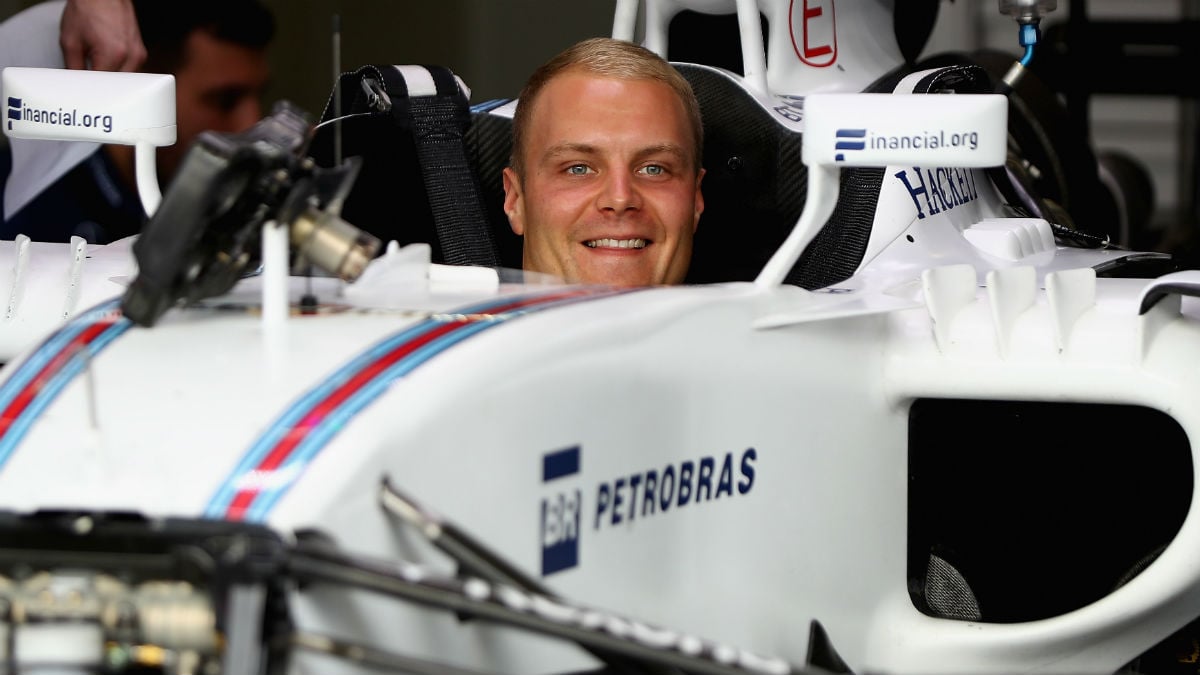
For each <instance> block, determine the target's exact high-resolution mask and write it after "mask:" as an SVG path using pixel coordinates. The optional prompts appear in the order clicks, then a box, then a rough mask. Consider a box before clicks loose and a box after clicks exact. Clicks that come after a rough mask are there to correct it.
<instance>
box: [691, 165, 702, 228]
mask: <svg viewBox="0 0 1200 675" xmlns="http://www.w3.org/2000/svg"><path fill="white" fill-rule="evenodd" d="M703 180H704V169H700V173H698V174H696V206H695V209H696V212H695V215H694V216H693V217H692V234H695V233H696V228H697V227H698V226H699V225H700V214H702V213H704V193H703V192H701V191H700V183H701V181H703Z"/></svg>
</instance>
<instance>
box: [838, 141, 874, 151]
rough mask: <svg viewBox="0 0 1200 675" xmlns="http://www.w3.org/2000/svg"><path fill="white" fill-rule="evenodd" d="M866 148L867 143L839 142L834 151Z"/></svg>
mask: <svg viewBox="0 0 1200 675" xmlns="http://www.w3.org/2000/svg"><path fill="white" fill-rule="evenodd" d="M865 147H866V143H863V142H862V141H838V144H837V145H836V146H834V150H862V149H863V148H865Z"/></svg>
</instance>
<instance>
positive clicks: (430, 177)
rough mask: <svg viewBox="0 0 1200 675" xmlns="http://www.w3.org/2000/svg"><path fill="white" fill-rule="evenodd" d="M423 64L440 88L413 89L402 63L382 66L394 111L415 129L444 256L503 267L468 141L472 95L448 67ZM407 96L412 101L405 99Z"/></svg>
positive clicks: (455, 262)
mask: <svg viewBox="0 0 1200 675" xmlns="http://www.w3.org/2000/svg"><path fill="white" fill-rule="evenodd" d="M421 68H423V69H424V70H425V71H428V73H429V75H430V77H431V78H432V80H433V82H434V83H435V85H436V87H437V92H436V93H433V94H426V93H425V92H424V91H420V92H413V89H416V87H414V86H410V85H409V83H408V82H406V80H405V77H404V73H403V71H402V70H401V69H399V68H387V67H384V68H379V69H378V70H377V72H378V73H379V74H380V75H381V76H382V77H383V80H384V81H383V82H382V83H381V84H383V86H384V87H386V90H387V92H388V95H389V96H391V97H392V104H393V105H392V115H393V116H394V117H395V118H397V119H396V121H397V123H401V124H403V123H404V121H405V120H404V117H405V116H407V121H408V125H411V128H412V130H413V140H414V142H415V144H416V151H417V160H418V162H419V163H420V165H421V176H422V179H423V180H424V183H425V192H426V195H427V196H428V198H429V206H430V209H431V211H432V212H433V221H434V228H435V230H436V232H437V238H438V244H439V246H440V248H441V251H442V257H443V259H444V260H445V262H446V263H447V264H450V265H480V266H483V267H498V266H499V265H500V257H499V254H498V253H497V252H496V243H495V240H494V238H493V237H492V230H491V227H490V226H489V225H488V219H487V214H486V212H485V210H484V208H483V200H482V198H481V196H480V195H481V191H480V187H479V183H478V179H477V177H476V176H475V174H474V172H472V171H471V165H470V162H469V161H468V159H467V151H466V145H465V143H464V141H463V138H464V135H465V133H466V130H467V127H468V126H469V125H470V122H471V115H470V108H469V107H468V105H467V97H466V95H465V94H464V92H463V91H462V90H461V89H460V87H459V84H458V79H457V78H455V77H454V73H452V72H451V71H450V70H449V69H448V68H445V67H443V66H421ZM414 84H415V83H414ZM405 99H407V105H403V104H401V101H403V100H405ZM406 126H407V125H406Z"/></svg>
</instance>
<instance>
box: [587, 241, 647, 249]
mask: <svg viewBox="0 0 1200 675" xmlns="http://www.w3.org/2000/svg"><path fill="white" fill-rule="evenodd" d="M585 243H586V244H587V245H588V246H590V247H591V248H646V240H645V239H593V240H591V241H588V242H585Z"/></svg>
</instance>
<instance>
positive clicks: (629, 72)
mask: <svg viewBox="0 0 1200 675" xmlns="http://www.w3.org/2000/svg"><path fill="white" fill-rule="evenodd" d="M566 72H584V73H589V74H593V75H597V76H600V77H611V78H614V79H618V80H652V81H656V82H662V83H663V84H666V85H667V86H669V87H671V89H672V90H673V91H674V92H675V94H676V96H678V97H679V102H680V103H682V104H683V110H684V114H685V115H686V116H687V120H688V125H689V126H690V127H691V131H692V151H693V153H694V154H693V157H692V164H693V166H694V168H695V170H696V172H697V173H699V171H700V161H701V158H702V157H703V152H704V127H703V126H702V124H701V121H700V104H699V103H697V101H696V95H695V94H694V93H693V92H692V86H691V85H690V84H688V81H687V80H686V79H684V77H683V76H682V75H680V74H679V71H677V70H675V68H673V67H672V66H671V64H670V63H667V62H666V61H665V60H664V59H663V58H662V57H660V56H659V55H658V54H655V53H654V52H652V51H650V50H649V49H646V48H645V47H642V46H640V45H637V44H634V43H632V42H627V41H625V40H615V39H613V38H590V39H587V40H584V41H582V42H577V43H575V44H574V45H572V46H570V47H568V48H567V49H565V50H563V51H562V52H559V54H558V55H557V56H555V57H554V58H552V59H550V60H549V61H547V62H546V63H544V64H542V66H541V67H539V68H538V69H537V70H535V71H534V72H533V75H531V76H530V77H529V81H528V82H526V83H525V87H524V88H523V89H522V90H521V94H520V98H519V99H518V100H517V111H516V113H515V114H514V115H513V125H512V141H513V146H512V158H511V163H512V168H513V170H514V171H516V172H517V175H518V176H523V175H524V171H523V169H524V156H523V155H524V145H525V135H526V130H527V129H528V128H529V121H530V117H531V115H532V111H533V105H534V103H536V102H537V97H538V95H539V94H541V92H542V89H544V88H545V87H546V85H547V84H548V83H549V82H550V81H551V80H553V79H554V78H555V77H558V76H559V75H562V74H564V73H566Z"/></svg>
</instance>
